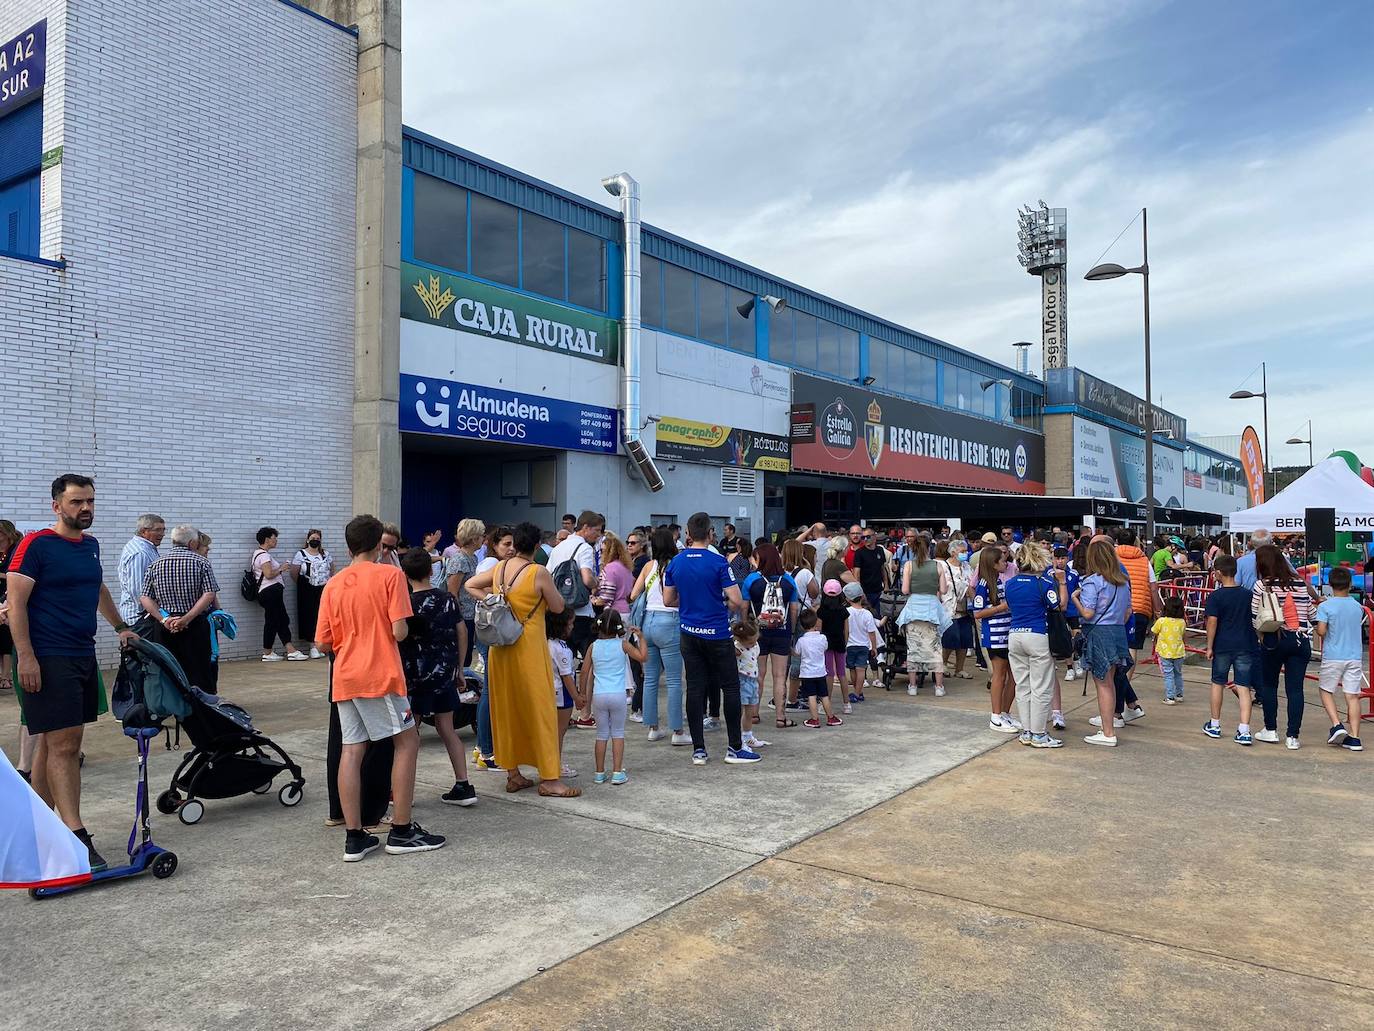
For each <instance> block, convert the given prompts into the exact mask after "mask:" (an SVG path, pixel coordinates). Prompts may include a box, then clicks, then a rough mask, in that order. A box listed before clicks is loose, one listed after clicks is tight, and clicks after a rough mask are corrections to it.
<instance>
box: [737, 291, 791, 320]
mask: <svg viewBox="0 0 1374 1031" xmlns="http://www.w3.org/2000/svg"><path fill="white" fill-rule="evenodd" d="M756 301H763V302H765V303H766V304H767V305H768V307H770V308H772V309H773V314H775V315H776V314H777V313H778V312H780V311H782V310H783V309H784V308H786V307H787V301H786V300H785V299H784V298H782V297H774V296H773V295H772V294H764V295H763V296H762V297H751V298H749V300H747V301H745V302H744V303H743V304H737V305H735V311H737V312H739V314H740V318H744V319H747V318H748V317H749V316H750V315H752V314H754V303H755V302H756Z"/></svg>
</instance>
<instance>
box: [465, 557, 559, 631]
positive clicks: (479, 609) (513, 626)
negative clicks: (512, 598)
mask: <svg viewBox="0 0 1374 1031" xmlns="http://www.w3.org/2000/svg"><path fill="white" fill-rule="evenodd" d="M532 565H533V563H530V565H527V566H526V567H525V569H529V568H530V567H531V566H532ZM525 569H522V570H520V572H518V573H516V574H515V579H514V580H513V581H512V582H511V583H509V584H507V583H505V582H504V577H505V574H506V571H507V567H506V566H505V565H504V564H503V565H502V568H501V576H502V582H501V584H500V586H499V589H498V590H495V591H492V592H491V593H490V594H488V595H487V596H486V597H485V598H481V599H479V600H478V601H477V603H476V613H475V614H474V616H473V624H474V628H475V629H476V631H477V640H479V641H481V642H482V643H483V644H485V645H487V646H488V647H494V646H497V645H501V646H503V647H504V646H506V645H512V644H514V643H515V642H516V641H518V640H520V635H521V634H523V633H524V632H525V624H526V623H528V622H529V621H530V620H531V619H533V618H534V614H535V613H536V612H538V611H539V607H540V606H541V605H543V604H544V598H543V596H542V595H541V596H540V598H539V600H538V601H537V602H535V603H534V608H533V609H531V610H530V614H529V615H528V616H526V617H525V618H524V619H520V618H519V617H518V616H516V614H515V611H514V610H513V609H512V608H511V605H510V602H509V601H508V600H507V599H506V591H508V590H509V589H510V588H511V587H514V586H515V584H517V583H519V582H520V577H521V576H523V575H524V573H525Z"/></svg>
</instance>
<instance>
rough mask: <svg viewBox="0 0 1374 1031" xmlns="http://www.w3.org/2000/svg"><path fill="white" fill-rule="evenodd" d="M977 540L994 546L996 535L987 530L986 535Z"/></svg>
mask: <svg viewBox="0 0 1374 1031" xmlns="http://www.w3.org/2000/svg"><path fill="white" fill-rule="evenodd" d="M979 539H980V540H981V541H982V542H983V543H984V544H996V543H997V534H995V533H993V532H992V531H991V530H989V531H988V532H987V533H985V534H983V536H982V537H981V538H979Z"/></svg>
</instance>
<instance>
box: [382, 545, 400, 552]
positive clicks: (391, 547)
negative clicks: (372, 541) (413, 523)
mask: <svg viewBox="0 0 1374 1031" xmlns="http://www.w3.org/2000/svg"><path fill="white" fill-rule="evenodd" d="M382 547H383V548H384V549H385V550H386V551H395V550H396V547H397V546H396V545H395V544H383V545H382Z"/></svg>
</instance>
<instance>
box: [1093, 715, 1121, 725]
mask: <svg viewBox="0 0 1374 1031" xmlns="http://www.w3.org/2000/svg"><path fill="white" fill-rule="evenodd" d="M1088 722H1089V723H1091V724H1092V725H1093V726H1094V727H1100V726H1102V717H1101V716H1094V717H1093V718H1092V719H1090V720H1088ZM1125 725H1126V721H1125V720H1123V719H1122V718H1121V717H1120V716H1113V717H1112V726H1113V727H1114V728H1120V727H1124V726H1125Z"/></svg>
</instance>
